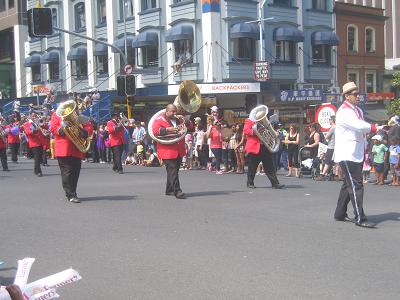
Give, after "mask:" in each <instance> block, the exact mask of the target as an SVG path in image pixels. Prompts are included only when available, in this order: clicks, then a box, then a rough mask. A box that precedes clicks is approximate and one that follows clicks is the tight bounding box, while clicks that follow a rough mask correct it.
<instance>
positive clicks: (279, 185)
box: [272, 183, 285, 190]
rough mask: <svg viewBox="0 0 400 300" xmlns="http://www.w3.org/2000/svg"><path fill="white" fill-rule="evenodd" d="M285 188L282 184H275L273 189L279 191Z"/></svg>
mask: <svg viewBox="0 0 400 300" xmlns="http://www.w3.org/2000/svg"><path fill="white" fill-rule="evenodd" d="M284 187H285V185H284V184H280V183H278V184H275V185H273V186H272V188H273V189H277V190H281V189H283V188H284Z"/></svg>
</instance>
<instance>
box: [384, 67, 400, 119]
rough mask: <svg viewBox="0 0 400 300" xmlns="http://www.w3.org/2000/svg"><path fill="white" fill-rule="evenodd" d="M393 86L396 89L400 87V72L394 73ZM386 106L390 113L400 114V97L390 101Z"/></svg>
mask: <svg viewBox="0 0 400 300" xmlns="http://www.w3.org/2000/svg"><path fill="white" fill-rule="evenodd" d="M392 86H393V87H395V88H396V89H398V88H400V72H396V73H394V74H393V79H392ZM386 108H387V111H388V113H389V114H390V115H400V98H398V99H394V100H393V101H390V103H389V105H388V106H386Z"/></svg>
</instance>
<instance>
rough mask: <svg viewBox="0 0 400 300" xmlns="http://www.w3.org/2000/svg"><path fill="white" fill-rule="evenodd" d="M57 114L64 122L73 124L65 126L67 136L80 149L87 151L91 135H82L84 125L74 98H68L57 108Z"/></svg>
mask: <svg viewBox="0 0 400 300" xmlns="http://www.w3.org/2000/svg"><path fill="white" fill-rule="evenodd" d="M56 115H57V116H59V117H60V118H61V119H62V120H63V121H64V122H69V123H70V124H71V126H69V127H66V128H64V132H65V134H66V136H67V137H68V138H69V139H70V140H71V142H72V143H73V144H74V145H75V146H76V147H77V148H78V150H79V151H81V152H83V153H86V152H88V151H89V148H90V137H88V138H86V139H85V138H83V137H81V136H80V130H81V128H82V125H81V124H80V122H79V115H78V108H77V105H76V103H75V101H74V100H68V101H65V102H63V103H61V104H60V106H59V107H58V108H57V110H56Z"/></svg>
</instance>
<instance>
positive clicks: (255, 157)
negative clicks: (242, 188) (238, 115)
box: [243, 107, 284, 189]
mask: <svg viewBox="0 0 400 300" xmlns="http://www.w3.org/2000/svg"><path fill="white" fill-rule="evenodd" d="M251 108H253V107H251ZM251 108H250V107H247V110H248V112H250V111H251ZM255 124H256V123H255V122H253V121H251V120H250V119H246V120H245V121H244V128H243V134H245V135H246V146H245V152H246V153H247V154H248V158H249V166H248V172H247V187H248V188H251V189H254V188H255V186H254V177H255V175H256V171H257V166H258V164H259V163H260V162H262V164H263V167H264V172H265V174H266V175H267V177H268V179H269V181H270V182H271V184H272V188H273V189H282V188H283V187H284V185H283V184H280V183H279V181H278V178H277V177H276V171H275V168H274V164H273V160H272V159H273V158H272V157H273V156H272V153H270V152H269V151H268V149H267V148H266V147H265V145H264V144H263V143H262V142H261V140H260V138H259V137H258V136H257V135H256V134H255V132H253V125H255Z"/></svg>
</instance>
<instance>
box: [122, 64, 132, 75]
mask: <svg viewBox="0 0 400 300" xmlns="http://www.w3.org/2000/svg"><path fill="white" fill-rule="evenodd" d="M124 71H125V74H127V75H129V74H132V71H133V67H132V66H131V65H126V66H125V67H124Z"/></svg>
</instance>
